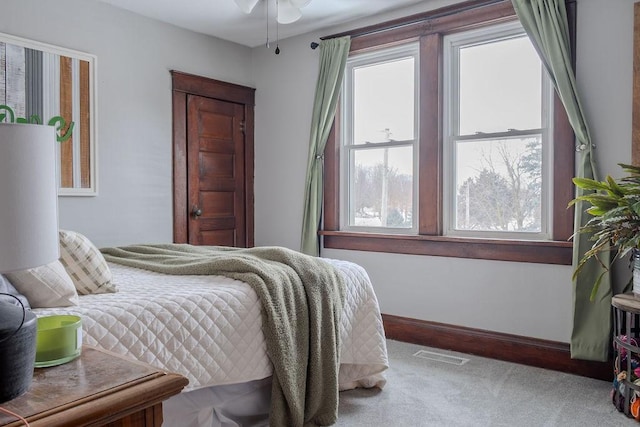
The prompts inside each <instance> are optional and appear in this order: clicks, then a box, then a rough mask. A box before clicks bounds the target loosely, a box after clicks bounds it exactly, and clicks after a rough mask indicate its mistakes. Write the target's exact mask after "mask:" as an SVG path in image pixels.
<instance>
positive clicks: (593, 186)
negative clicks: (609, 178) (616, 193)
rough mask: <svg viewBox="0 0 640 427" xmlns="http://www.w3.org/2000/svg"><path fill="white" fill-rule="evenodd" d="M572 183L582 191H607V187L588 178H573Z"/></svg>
mask: <svg viewBox="0 0 640 427" xmlns="http://www.w3.org/2000/svg"><path fill="white" fill-rule="evenodd" d="M572 181H573V183H574V184H575V185H576V186H577V187H579V188H582V189H583V190H603V191H608V190H609V186H608V185H607V184H606V183H604V182H600V181H595V180H593V179H590V178H578V177H576V178H573V179H572Z"/></svg>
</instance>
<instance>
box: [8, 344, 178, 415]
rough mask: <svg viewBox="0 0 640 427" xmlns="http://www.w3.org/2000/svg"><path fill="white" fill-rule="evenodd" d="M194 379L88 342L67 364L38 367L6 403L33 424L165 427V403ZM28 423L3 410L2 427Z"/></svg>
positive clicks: (9, 408) (10, 408) (11, 409)
mask: <svg viewBox="0 0 640 427" xmlns="http://www.w3.org/2000/svg"><path fill="white" fill-rule="evenodd" d="M188 382H189V381H188V380H187V379H186V378H185V377H183V376H181V375H178V374H171V373H166V372H164V371H161V370H159V369H157V368H155V367H153V366H150V365H147V364H144V363H141V362H137V361H135V360H130V359H127V358H125V357H122V356H119V355H116V354H114V353H111V352H107V351H104V350H101V349H97V348H93V347H88V346H84V347H83V348H82V355H81V356H80V357H79V358H77V359H75V360H73V361H71V362H69V363H66V364H64V365H59V366H54V367H51V368H36V369H35V372H34V376H33V382H32V384H31V387H30V388H29V391H27V393H25V394H23V395H22V396H19V397H17V398H15V399H13V400H10V401H9V402H5V403H2V404H0V406H2V407H3V408H6V409H8V410H10V411H12V412H15V413H17V414H19V415H20V416H22V417H24V418H26V419H27V421H28V422H29V424H30V425H31V426H32V427H38V426H41V427H45V426H46V427H62V426H67V427H71V426H73V427H80V426H109V427H125V426H127V427H149V426H153V427H159V426H161V425H162V401H163V400H166V399H168V398H169V397H171V396H173V395H175V394H178V393H180V391H181V390H182V389H183V388H184V387H185V386H186V385H187V384H188ZM23 425H24V424H23V423H22V422H20V421H18V420H16V419H15V418H12V417H9V416H8V415H4V414H2V413H0V426H6V427H17V426H23Z"/></svg>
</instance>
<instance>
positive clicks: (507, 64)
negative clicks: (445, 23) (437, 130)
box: [458, 37, 542, 135]
mask: <svg viewBox="0 0 640 427" xmlns="http://www.w3.org/2000/svg"><path fill="white" fill-rule="evenodd" d="M459 55H460V56H459V59H460V86H459V90H460V95H459V96H460V122H459V133H458V135H471V134H475V133H476V132H485V133H490V132H506V131H507V130H508V129H519V130H524V129H540V128H541V127H542V126H541V114H540V111H541V106H542V101H541V93H542V88H541V73H542V67H541V63H540V59H539V58H538V55H537V53H536V51H535V50H534V48H533V46H532V45H531V42H530V41H529V38H528V37H518V38H511V39H506V40H499V41H493V42H489V43H483V44H477V45H471V46H468V47H461V48H460V50H459Z"/></svg>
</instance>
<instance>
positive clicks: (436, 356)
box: [414, 350, 470, 366]
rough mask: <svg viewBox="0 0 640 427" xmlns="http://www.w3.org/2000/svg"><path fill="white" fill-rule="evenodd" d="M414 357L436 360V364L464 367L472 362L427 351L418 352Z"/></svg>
mask: <svg viewBox="0 0 640 427" xmlns="http://www.w3.org/2000/svg"><path fill="white" fill-rule="evenodd" d="M414 356H415V357H420V358H422V359H428V360H435V361H436V362H444V363H450V364H452V365H457V366H462V365H464V364H465V363H467V362H468V361H469V360H470V359H465V358H464V357H457V356H449V355H448V354H442V353H434V352H432V351H426V350H420V351H418V352H416V353H415V354H414Z"/></svg>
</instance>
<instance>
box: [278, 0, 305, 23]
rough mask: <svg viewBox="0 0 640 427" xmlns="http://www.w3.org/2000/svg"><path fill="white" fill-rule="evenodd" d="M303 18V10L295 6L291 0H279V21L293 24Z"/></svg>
mask: <svg viewBox="0 0 640 427" xmlns="http://www.w3.org/2000/svg"><path fill="white" fill-rule="evenodd" d="M300 18H302V12H300V9H298V8H297V7H294V6H293V5H292V4H291V2H290V1H289V0H278V17H277V20H278V23H279V24H291V23H292V22H296V21H297V20H298V19H300Z"/></svg>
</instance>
